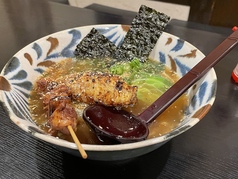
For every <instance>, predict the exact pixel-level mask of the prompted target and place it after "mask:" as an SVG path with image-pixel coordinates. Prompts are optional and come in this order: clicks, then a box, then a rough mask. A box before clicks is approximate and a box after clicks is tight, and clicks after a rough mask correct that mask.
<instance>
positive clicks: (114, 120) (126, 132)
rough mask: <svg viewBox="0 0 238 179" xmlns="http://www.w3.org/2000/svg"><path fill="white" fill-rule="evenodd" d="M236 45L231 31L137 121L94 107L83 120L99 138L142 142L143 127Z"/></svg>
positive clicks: (237, 37) (122, 113)
mask: <svg viewBox="0 0 238 179" xmlns="http://www.w3.org/2000/svg"><path fill="white" fill-rule="evenodd" d="M237 44H238V31H235V32H233V33H232V34H231V35H230V36H229V37H227V38H226V39H225V40H224V41H223V42H222V43H221V44H220V45H219V46H217V47H216V48H215V49H214V50H213V51H212V52H211V53H210V54H208V55H207V56H206V57H205V58H203V59H202V60H201V61H200V62H199V63H198V64H197V65H195V66H194V67H193V68H192V69H191V70H190V71H188V73H186V74H185V75H184V76H183V77H182V78H181V79H180V80H178V81H177V82H176V83H175V84H174V85H173V86H171V87H170V88H169V89H168V90H167V91H166V92H165V93H164V94H163V95H161V96H160V97H159V98H158V99H157V100H156V101H155V102H154V103H152V104H151V105H150V106H149V107H148V108H147V109H146V110H144V111H143V112H142V113H141V114H140V115H139V116H138V117H136V116H134V115H133V114H131V113H129V112H127V111H124V110H117V109H116V108H112V107H106V106H102V105H98V104H97V105H92V106H89V107H87V108H86V109H84V112H83V119H84V120H85V121H86V123H87V124H89V126H91V128H92V129H93V130H94V132H95V133H96V135H97V136H98V137H99V138H100V136H104V137H108V138H110V139H114V140H116V141H118V142H121V143H129V142H138V141H141V140H145V139H146V138H147V136H148V134H149V129H148V125H147V124H148V123H150V122H152V121H153V120H155V119H156V118H157V117H158V116H159V115H160V114H161V113H162V112H163V111H164V110H165V109H167V108H168V107H169V106H170V105H171V104H172V103H173V102H174V101H175V100H176V99H178V98H179V97H180V96H181V95H182V94H183V93H184V92H186V91H187V90H188V89H189V88H190V87H191V86H192V85H193V84H195V83H196V82H197V81H198V80H199V79H201V78H202V77H203V76H204V75H206V73H207V72H208V71H209V70H210V69H211V68H212V67H213V66H215V65H216V64H217V63H218V62H219V61H220V60H221V59H222V58H223V57H225V56H226V55H227V54H228V53H229V52H230V51H231V50H232V49H233V48H234V47H236V45H237Z"/></svg>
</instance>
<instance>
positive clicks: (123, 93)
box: [57, 72, 138, 108]
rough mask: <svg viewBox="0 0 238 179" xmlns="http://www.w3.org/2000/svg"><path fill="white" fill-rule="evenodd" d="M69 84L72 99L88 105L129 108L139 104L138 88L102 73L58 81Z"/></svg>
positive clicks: (80, 75) (72, 75)
mask: <svg viewBox="0 0 238 179" xmlns="http://www.w3.org/2000/svg"><path fill="white" fill-rule="evenodd" d="M57 82H58V83H59V84H61V83H63V84H67V86H68V87H69V89H70V91H71V94H72V99H73V100H77V101H79V102H84V103H87V104H94V103H100V104H103V105H106V106H115V107H119V108H120V107H127V106H133V105H135V103H136V102H137V97H136V92H137V89H138V88H137V86H131V85H128V84H127V83H126V82H124V81H123V80H122V79H121V78H120V77H119V76H117V75H111V74H108V73H101V72H84V73H80V74H79V73H74V74H70V75H68V76H66V77H64V78H63V79H59V80H57Z"/></svg>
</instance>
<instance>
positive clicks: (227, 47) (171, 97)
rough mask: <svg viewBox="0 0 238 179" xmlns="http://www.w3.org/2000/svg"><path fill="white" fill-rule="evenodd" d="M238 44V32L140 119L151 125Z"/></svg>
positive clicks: (178, 82)
mask: <svg viewBox="0 0 238 179" xmlns="http://www.w3.org/2000/svg"><path fill="white" fill-rule="evenodd" d="M237 44H238V30H237V31H235V32H233V33H232V34H231V35H230V36H229V37H227V38H226V39H225V40H224V41H223V42H222V43H221V44H220V45H219V46H217V47H216V48H215V49H214V50H213V51H212V52H210V53H209V54H208V55H207V56H206V57H205V58H203V59H202V60H201V61H200V62H199V63H198V64H197V65H195V66H194V67H193V68H192V69H191V70H190V71H189V72H188V73H186V74H185V75H184V76H183V77H182V78H180V80H178V81H177V82H176V83H175V84H174V85H173V86H172V87H170V88H169V89H168V90H167V91H166V92H165V93H164V94H163V95H161V96H160V97H159V98H158V99H157V100H156V101H155V102H154V103H153V104H151V105H150V106H149V107H148V108H147V109H146V110H145V111H143V112H142V113H141V114H140V115H139V116H138V118H140V119H141V120H143V121H145V122H146V123H150V122H151V121H152V120H154V119H155V118H156V117H158V116H159V115H160V114H161V113H162V112H163V111H164V110H165V109H167V108H168V107H169V106H170V105H171V104H172V103H173V102H174V101H175V100H176V99H178V98H179V97H180V96H181V95H182V94H183V93H184V92H186V91H187V90H188V89H189V88H190V87H191V86H192V85H193V84H194V83H196V82H197V81H198V80H199V79H201V78H202V77H203V76H204V75H205V74H206V73H207V72H208V71H209V70H210V69H211V68H212V67H213V66H215V65H216V64H217V63H218V62H219V61H220V60H221V59H222V58H223V57H225V56H226V55H227V54H228V53H229V52H230V51H231V50H232V49H233V48H234V47H236V45H237Z"/></svg>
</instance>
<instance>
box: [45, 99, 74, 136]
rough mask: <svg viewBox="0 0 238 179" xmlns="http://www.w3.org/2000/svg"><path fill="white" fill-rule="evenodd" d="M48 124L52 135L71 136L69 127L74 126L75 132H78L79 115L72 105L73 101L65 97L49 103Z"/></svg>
mask: <svg viewBox="0 0 238 179" xmlns="http://www.w3.org/2000/svg"><path fill="white" fill-rule="evenodd" d="M48 110H49V115H48V119H49V120H48V124H49V126H50V131H49V132H50V133H51V134H54V133H55V132H58V131H60V132H62V133H64V134H68V135H69V134H70V133H69V130H68V128H67V127H68V126H69V125H70V126H72V128H73V130H74V131H76V130H77V113H76V111H75V108H74V107H73V106H72V104H71V100H70V99H69V98H65V97H55V98H53V99H51V100H50V101H49V107H48Z"/></svg>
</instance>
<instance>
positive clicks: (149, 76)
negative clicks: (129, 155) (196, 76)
mask: <svg viewBox="0 0 238 179" xmlns="http://www.w3.org/2000/svg"><path fill="white" fill-rule="evenodd" d="M112 64H113V65H112ZM128 69H129V70H128ZM85 71H97V72H98V71H99V72H105V73H114V74H117V75H120V76H121V77H122V78H123V79H124V80H125V81H126V82H127V83H128V84H130V85H135V86H138V91H137V98H138V101H137V103H136V104H135V105H134V106H128V107H125V109H126V110H128V111H130V112H132V113H133V114H134V115H138V114H140V113H141V112H142V111H143V110H144V109H146V108H147V107H148V106H149V105H150V104H151V103H152V102H154V101H155V100H156V99H157V98H158V97H159V96H160V95H161V94H162V93H163V92H164V91H165V90H166V89H168V88H169V87H170V86H171V85H172V84H173V83H175V82H176V81H177V80H178V79H179V77H178V76H177V74H176V73H174V72H173V71H171V70H170V69H169V68H168V67H166V66H164V65H163V64H160V63H159V62H157V61H154V60H151V59H148V60H147V61H146V62H145V63H143V64H142V63H140V62H138V61H132V62H130V63H128V62H127V64H124V62H118V63H116V64H115V61H113V60H111V59H95V60H81V59H80V60H79V59H75V58H68V59H65V60H62V61H61V62H58V63H56V64H54V65H52V66H51V67H50V68H48V69H47V70H46V71H45V72H44V73H43V74H42V75H41V76H40V77H39V79H41V78H46V77H47V78H49V79H51V80H52V81H54V80H56V79H58V78H59V77H60V78H62V77H63V78H64V76H66V75H69V74H71V73H83V72H85ZM39 79H37V80H39ZM187 101H188V100H187V96H186V95H185V94H184V95H182V96H181V97H180V98H178V99H177V100H176V101H175V102H174V103H173V104H172V105H171V106H170V107H169V108H168V109H167V110H165V111H164V112H163V113H162V114H161V115H160V116H159V117H158V118H157V119H156V120H155V121H153V122H152V123H151V124H150V126H149V130H150V133H149V136H148V138H154V137H157V136H161V135H163V134H166V133H168V132H170V131H171V130H173V129H174V128H175V127H176V126H178V124H179V123H180V122H181V120H182V119H183V117H184V113H185V110H186V108H187ZM87 105H88V104H85V103H80V102H77V101H73V106H74V107H75V109H76V111H77V120H78V123H77V130H76V131H75V132H76V135H77V137H78V138H79V140H80V142H81V143H85V144H108V143H106V142H103V141H100V140H99V139H98V138H97V136H96V135H95V134H94V133H93V132H92V131H91V129H90V128H89V127H88V126H87V124H86V123H85V122H84V120H83V119H82V111H83V109H84V108H85V107H86V106H87ZM29 107H30V111H31V115H32V118H33V120H34V121H35V123H36V124H37V125H38V126H39V127H40V128H41V129H42V130H44V131H45V132H46V133H49V129H50V126H49V125H48V111H47V110H46V109H45V107H44V104H43V100H42V96H41V94H39V93H38V92H37V90H36V84H34V87H33V89H32V92H31V94H30V98H29ZM54 135H55V136H56V137H58V138H61V139H65V140H68V141H72V142H73V139H72V138H71V136H70V135H66V134H63V133H61V132H58V133H57V134H54Z"/></svg>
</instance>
